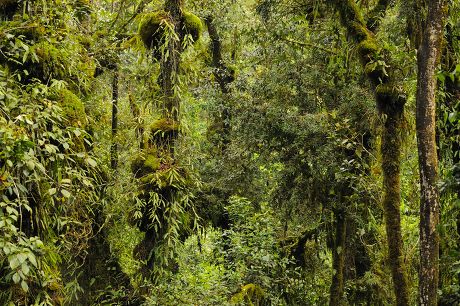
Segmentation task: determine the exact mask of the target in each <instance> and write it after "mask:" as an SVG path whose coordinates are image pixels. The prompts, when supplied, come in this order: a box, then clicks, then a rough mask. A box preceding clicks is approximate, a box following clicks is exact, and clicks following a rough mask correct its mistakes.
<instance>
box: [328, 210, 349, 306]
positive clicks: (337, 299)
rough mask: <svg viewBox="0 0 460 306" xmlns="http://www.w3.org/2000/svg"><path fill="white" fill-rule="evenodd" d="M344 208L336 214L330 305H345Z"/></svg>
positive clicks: (345, 225)
mask: <svg viewBox="0 0 460 306" xmlns="http://www.w3.org/2000/svg"><path fill="white" fill-rule="evenodd" d="M345 214H346V213H345V211H344V210H337V211H336V212H334V215H335V237H334V247H333V250H332V268H333V269H334V272H333V273H334V274H333V275H332V283H331V288H330V291H329V292H330V297H329V305H330V306H339V305H343V304H344V302H343V292H344V287H345V286H344V283H345V281H344V268H345V241H346V232H347V222H346V215H345Z"/></svg>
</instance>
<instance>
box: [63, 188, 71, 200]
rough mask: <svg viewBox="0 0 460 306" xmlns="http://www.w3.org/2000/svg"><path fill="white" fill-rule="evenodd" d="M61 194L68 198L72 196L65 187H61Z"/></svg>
mask: <svg viewBox="0 0 460 306" xmlns="http://www.w3.org/2000/svg"><path fill="white" fill-rule="evenodd" d="M61 194H62V195H63V196H64V197H66V198H70V196H71V194H70V192H68V191H67V190H65V189H61Z"/></svg>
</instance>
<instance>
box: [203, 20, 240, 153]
mask: <svg viewBox="0 0 460 306" xmlns="http://www.w3.org/2000/svg"><path fill="white" fill-rule="evenodd" d="M205 23H206V26H207V28H208V33H209V37H210V38H211V53H212V66H213V68H214V70H213V74H214V77H215V78H216V80H217V83H219V87H220V90H221V92H222V94H223V95H224V99H223V100H224V101H222V103H223V104H224V107H223V109H222V114H221V115H222V116H221V118H219V121H221V122H219V123H216V125H218V126H222V133H221V135H220V136H221V138H222V150H223V151H224V150H225V149H226V147H227V146H228V143H229V137H230V119H231V118H230V107H229V105H228V100H229V99H228V97H227V96H228V95H229V94H230V84H231V83H232V82H233V81H234V71H233V70H232V69H230V68H229V67H228V66H227V65H226V64H225V62H224V60H223V58H222V42H221V39H220V36H219V33H218V32H217V29H216V26H215V24H214V18H213V17H212V16H207V17H206V18H205Z"/></svg>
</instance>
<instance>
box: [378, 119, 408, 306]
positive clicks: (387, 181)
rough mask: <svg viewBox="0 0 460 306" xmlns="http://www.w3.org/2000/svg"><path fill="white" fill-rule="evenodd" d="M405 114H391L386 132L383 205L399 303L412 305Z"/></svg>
mask: <svg viewBox="0 0 460 306" xmlns="http://www.w3.org/2000/svg"><path fill="white" fill-rule="evenodd" d="M401 124H402V114H393V115H389V116H388V117H387V119H386V122H385V126H384V130H383V135H382V144H381V152H382V170H383V188H384V195H383V208H384V216H385V229H386V234H387V241H388V250H389V261H390V267H391V274H392V277H393V286H394V291H395V294H396V302H397V305H409V292H408V288H407V279H406V275H405V271H404V259H403V254H402V249H403V241H402V234H401V216H400V202H401V182H400V172H401V170H400V156H401V139H400V135H399V134H400V132H399V130H400V129H401Z"/></svg>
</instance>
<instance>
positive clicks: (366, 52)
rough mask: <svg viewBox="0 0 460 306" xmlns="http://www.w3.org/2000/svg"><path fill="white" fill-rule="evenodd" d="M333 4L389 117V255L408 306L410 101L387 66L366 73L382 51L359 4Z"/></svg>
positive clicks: (399, 296)
mask: <svg viewBox="0 0 460 306" xmlns="http://www.w3.org/2000/svg"><path fill="white" fill-rule="evenodd" d="M333 4H334V6H335V7H336V8H337V10H338V11H339V14H340V20H341V23H342V25H343V26H344V27H345V28H346V29H347V32H348V34H349V35H350V36H351V37H352V39H353V40H354V41H355V42H356V43H357V51H358V54H359V55H360V57H361V62H362V65H363V68H365V70H366V74H367V77H368V79H369V81H370V83H371V85H372V88H373V89H374V90H375V97H376V102H377V108H378V109H379V111H380V112H381V113H382V114H383V115H384V116H385V117H386V119H385V122H384V125H383V135H382V143H381V148H380V151H381V153H382V170H383V188H384V195H383V206H384V214H385V227H386V233H387V238H388V249H389V254H390V258H389V262H390V267H391V272H392V278H393V284H394V291H395V295H396V304H397V305H401V306H402V305H408V304H409V293H408V292H409V291H408V286H407V279H406V275H405V268H404V264H403V258H402V246H403V243H402V235H401V224H400V223H401V221H400V219H401V217H400V201H401V187H400V159H401V139H400V138H401V135H400V134H401V133H400V131H401V126H402V122H403V116H404V115H403V114H404V105H405V103H406V100H407V98H406V94H405V93H404V92H403V91H402V90H401V89H400V88H399V86H398V85H397V84H398V83H399V82H398V81H399V80H396V79H393V77H392V74H391V71H389V72H388V73H387V71H385V66H384V65H379V66H377V67H375V68H374V69H373V70H367V69H366V67H368V66H369V65H368V64H370V63H373V62H376V61H377V60H378V59H379V56H380V53H381V52H380V51H381V50H380V49H381V47H379V46H380V43H379V42H378V41H377V40H376V38H375V36H374V34H373V33H372V32H371V31H370V30H369V29H368V27H367V26H366V24H365V21H364V18H363V16H362V14H361V11H360V8H359V7H358V6H357V5H356V2H355V1H354V0H334V1H333Z"/></svg>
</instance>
